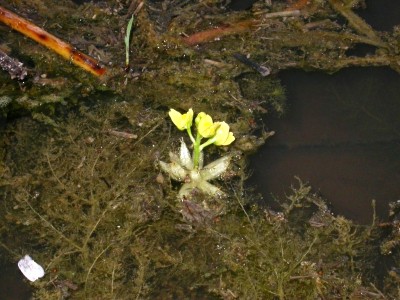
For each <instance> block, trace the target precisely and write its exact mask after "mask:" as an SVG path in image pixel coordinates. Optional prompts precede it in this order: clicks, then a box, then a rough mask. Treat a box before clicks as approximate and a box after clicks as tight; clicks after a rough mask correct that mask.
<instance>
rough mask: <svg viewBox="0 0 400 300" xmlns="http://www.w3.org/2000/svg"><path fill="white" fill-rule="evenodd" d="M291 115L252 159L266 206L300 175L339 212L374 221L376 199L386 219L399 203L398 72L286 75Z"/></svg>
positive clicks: (274, 125)
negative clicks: (391, 205) (392, 206)
mask: <svg viewBox="0 0 400 300" xmlns="http://www.w3.org/2000/svg"><path fill="white" fill-rule="evenodd" d="M280 78H281V79H282V83H283V84H284V85H285V86H286V88H287V96H288V112H287V114H286V115H285V116H284V117H283V118H281V119H279V118H272V117H267V118H266V119H265V123H266V124H267V126H268V127H269V129H271V130H275V131H276V135H275V136H274V137H272V138H271V139H270V140H268V141H267V143H266V145H265V146H264V147H263V148H262V149H261V151H259V152H258V153H257V154H256V155H254V157H253V158H252V160H251V166H250V167H251V169H252V170H254V174H253V176H252V178H251V181H252V183H256V185H257V186H258V190H259V191H260V192H261V193H262V195H263V196H264V201H265V203H266V204H267V205H272V204H273V198H274V197H275V196H276V197H278V198H282V197H284V195H285V193H287V194H288V193H289V192H290V190H289V186H290V185H291V184H295V183H296V180H295V179H294V176H299V177H300V178H301V179H302V180H303V181H307V182H309V183H310V184H311V186H312V187H313V188H314V189H315V190H316V191H318V192H319V193H320V194H321V195H322V196H323V197H324V198H326V199H327V200H328V201H330V202H331V203H332V208H333V211H334V212H336V213H340V214H342V215H345V216H346V217H348V218H351V219H354V220H356V221H359V222H361V223H367V222H370V221H371V217H372V209H371V201H372V199H375V200H376V201H377V212H378V214H379V216H381V217H386V216H387V210H388V202H390V201H395V200H397V199H400V75H399V74H397V73H395V72H394V71H391V70H390V69H386V68H363V69H361V68H360V69H347V70H344V71H341V72H338V73H337V74H334V75H326V74H322V73H317V72H310V73H307V72H304V71H287V72H283V73H281V74H280Z"/></svg>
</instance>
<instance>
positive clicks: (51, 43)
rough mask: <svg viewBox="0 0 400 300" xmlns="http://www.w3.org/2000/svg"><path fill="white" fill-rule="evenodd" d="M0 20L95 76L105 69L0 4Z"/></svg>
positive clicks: (92, 59)
mask: <svg viewBox="0 0 400 300" xmlns="http://www.w3.org/2000/svg"><path fill="white" fill-rule="evenodd" d="M0 22H3V23H4V24H6V25H7V26H9V27H11V28H12V29H14V30H16V31H19V32H20V33H22V34H23V35H26V36H27V37H29V38H31V39H32V40H34V41H36V42H38V43H39V44H42V45H43V46H45V47H47V48H49V49H50V50H53V51H54V52H56V53H58V54H59V55H61V56H62V57H64V58H65V59H67V60H70V61H71V62H72V63H74V64H75V65H77V66H79V67H81V68H82V69H84V70H86V71H88V72H90V73H92V74H94V75H96V76H101V75H103V74H104V73H105V71H106V69H105V68H103V67H102V66H100V64H99V62H98V61H96V60H95V59H94V58H92V57H90V56H88V55H86V54H84V53H82V52H80V51H78V50H77V49H76V48H74V47H72V46H71V45H69V44H68V43H66V42H64V41H62V40H61V39H59V38H57V37H55V36H54V35H52V34H50V33H48V32H46V31H44V30H43V29H41V28H40V27H38V26H36V25H34V24H33V23H31V22H29V21H28V20H25V19H24V18H22V17H20V16H18V15H16V14H14V13H13V12H11V11H9V10H7V9H5V8H3V7H1V6H0Z"/></svg>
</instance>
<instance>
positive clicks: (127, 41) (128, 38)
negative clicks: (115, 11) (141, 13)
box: [124, 15, 135, 67]
mask: <svg viewBox="0 0 400 300" xmlns="http://www.w3.org/2000/svg"><path fill="white" fill-rule="evenodd" d="M134 20H135V17H134V15H132V17H131V18H130V19H129V22H128V25H127V27H126V33H125V37H124V43H125V66H126V67H129V48H130V42H131V34H132V26H133V21H134Z"/></svg>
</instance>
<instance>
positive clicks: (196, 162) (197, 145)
mask: <svg viewBox="0 0 400 300" xmlns="http://www.w3.org/2000/svg"><path fill="white" fill-rule="evenodd" d="M201 139H202V136H201V135H200V134H198V133H197V134H196V140H195V141H194V143H193V166H194V168H195V169H197V168H198V167H199V159H200V151H201V149H200V142H201Z"/></svg>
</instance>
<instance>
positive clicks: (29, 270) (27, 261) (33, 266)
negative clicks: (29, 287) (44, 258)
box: [18, 255, 44, 282]
mask: <svg viewBox="0 0 400 300" xmlns="http://www.w3.org/2000/svg"><path fill="white" fill-rule="evenodd" d="M18 268H19V269H20V270H21V272H22V274H24V276H25V277H26V278H28V280H30V281H32V282H33V281H35V280H37V279H39V278H42V277H43V276H44V270H43V268H42V266H41V265H39V264H38V263H36V262H35V261H34V260H33V259H32V258H31V257H30V256H29V255H25V256H24V257H23V258H21V259H20V260H19V262H18Z"/></svg>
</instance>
